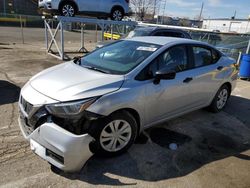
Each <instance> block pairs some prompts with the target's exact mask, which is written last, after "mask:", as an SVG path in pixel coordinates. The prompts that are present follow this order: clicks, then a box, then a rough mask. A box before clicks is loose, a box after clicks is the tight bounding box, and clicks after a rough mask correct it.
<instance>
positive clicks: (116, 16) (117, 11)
mask: <svg viewBox="0 0 250 188" xmlns="http://www.w3.org/2000/svg"><path fill="white" fill-rule="evenodd" d="M123 17H124V11H123V10H122V8H119V7H117V8H113V9H112V11H111V14H110V18H111V20H114V21H121V20H122V19H123Z"/></svg>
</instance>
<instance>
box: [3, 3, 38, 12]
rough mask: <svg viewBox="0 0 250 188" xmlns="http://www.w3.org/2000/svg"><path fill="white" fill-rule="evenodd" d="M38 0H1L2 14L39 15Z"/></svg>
mask: <svg viewBox="0 0 250 188" xmlns="http://www.w3.org/2000/svg"><path fill="white" fill-rule="evenodd" d="M37 9H38V0H0V14H1V15H7V14H23V15H38V11H37Z"/></svg>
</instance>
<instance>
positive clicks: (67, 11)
mask: <svg viewBox="0 0 250 188" xmlns="http://www.w3.org/2000/svg"><path fill="white" fill-rule="evenodd" d="M62 14H63V15H64V16H70V17H72V16H74V14H75V9H74V7H73V6H72V5H69V4H66V5H64V6H63V8H62Z"/></svg>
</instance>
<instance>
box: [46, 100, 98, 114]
mask: <svg viewBox="0 0 250 188" xmlns="http://www.w3.org/2000/svg"><path fill="white" fill-rule="evenodd" d="M96 99H97V98H91V99H86V100H82V101H77V102H68V103H58V104H51V105H46V106H45V107H46V109H47V110H48V111H49V113H51V114H53V115H55V116H76V115H79V114H80V113H81V112H83V111H84V110H85V109H87V108H88V107H89V106H90V105H91V104H93V103H94V102H95V101H96Z"/></svg>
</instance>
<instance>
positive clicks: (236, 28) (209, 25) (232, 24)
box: [202, 20, 250, 33]
mask: <svg viewBox="0 0 250 188" xmlns="http://www.w3.org/2000/svg"><path fill="white" fill-rule="evenodd" d="M202 28H203V29H209V30H211V31H213V30H219V31H220V32H237V33H247V32H250V21H249V20H246V21H238V20H203V24H202Z"/></svg>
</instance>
